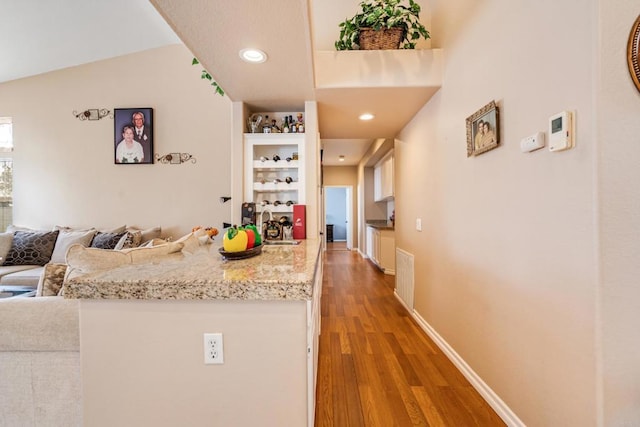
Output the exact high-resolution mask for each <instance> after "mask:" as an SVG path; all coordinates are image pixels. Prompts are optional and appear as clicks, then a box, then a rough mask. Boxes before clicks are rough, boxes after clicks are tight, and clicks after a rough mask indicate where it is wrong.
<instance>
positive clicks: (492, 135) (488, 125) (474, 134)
mask: <svg viewBox="0 0 640 427" xmlns="http://www.w3.org/2000/svg"><path fill="white" fill-rule="evenodd" d="M499 129H500V122H499V121H498V106H497V105H496V103H495V102H494V101H491V102H490V103H488V104H487V105H485V106H484V107H482V108H481V109H479V110H478V111H476V112H475V113H473V114H472V115H471V116H469V117H467V157H471V156H477V155H478V154H482V153H486V152H487V151H489V150H493V149H494V148H496V147H497V146H498V144H499V143H500V138H499V132H498V130H499Z"/></svg>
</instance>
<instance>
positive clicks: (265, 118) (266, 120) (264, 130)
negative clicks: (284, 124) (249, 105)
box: [262, 116, 271, 133]
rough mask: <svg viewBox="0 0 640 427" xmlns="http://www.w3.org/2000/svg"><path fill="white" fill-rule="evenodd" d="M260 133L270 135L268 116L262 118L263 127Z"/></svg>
mask: <svg viewBox="0 0 640 427" xmlns="http://www.w3.org/2000/svg"><path fill="white" fill-rule="evenodd" d="M262 133H271V121H270V120H269V116H264V126H262Z"/></svg>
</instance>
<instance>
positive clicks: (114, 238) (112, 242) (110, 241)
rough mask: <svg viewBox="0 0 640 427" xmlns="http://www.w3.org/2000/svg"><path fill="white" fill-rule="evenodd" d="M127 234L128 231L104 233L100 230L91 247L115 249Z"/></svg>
mask: <svg viewBox="0 0 640 427" xmlns="http://www.w3.org/2000/svg"><path fill="white" fill-rule="evenodd" d="M125 234H126V233H118V234H116V233H102V232H100V231H98V233H96V235H95V236H94V237H93V240H92V241H91V247H92V248H98V249H115V247H116V245H117V244H118V242H119V241H120V239H122V236H124V235H125Z"/></svg>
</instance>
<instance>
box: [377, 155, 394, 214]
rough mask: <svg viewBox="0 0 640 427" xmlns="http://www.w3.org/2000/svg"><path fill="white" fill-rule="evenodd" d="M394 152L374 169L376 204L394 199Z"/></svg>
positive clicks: (386, 156)
mask: <svg viewBox="0 0 640 427" xmlns="http://www.w3.org/2000/svg"><path fill="white" fill-rule="evenodd" d="M393 196H394V186H393V150H391V151H389V152H388V153H387V154H385V156H384V157H383V158H382V159H380V161H379V162H378V163H377V164H376V165H375V166H374V168H373V199H374V200H375V201H376V202H381V201H385V200H390V199H393Z"/></svg>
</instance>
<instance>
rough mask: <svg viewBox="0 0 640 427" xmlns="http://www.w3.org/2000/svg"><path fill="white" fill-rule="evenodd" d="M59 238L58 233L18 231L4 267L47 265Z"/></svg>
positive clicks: (14, 235) (15, 233) (14, 234)
mask: <svg viewBox="0 0 640 427" xmlns="http://www.w3.org/2000/svg"><path fill="white" fill-rule="evenodd" d="M57 238H58V230H56V231H16V232H14V233H13V242H12V243H11V249H9V253H8V254H7V259H5V260H4V263H3V264H2V265H45V264H46V263H48V262H49V260H51V254H52V253H53V248H54V246H55V244H56V239H57Z"/></svg>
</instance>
